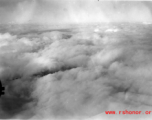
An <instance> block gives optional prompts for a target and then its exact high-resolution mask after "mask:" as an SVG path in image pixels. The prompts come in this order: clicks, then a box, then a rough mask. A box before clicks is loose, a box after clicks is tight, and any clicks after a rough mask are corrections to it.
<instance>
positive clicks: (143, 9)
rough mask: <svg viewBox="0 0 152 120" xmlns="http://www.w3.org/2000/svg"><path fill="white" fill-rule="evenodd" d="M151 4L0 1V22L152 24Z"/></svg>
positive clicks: (82, 0)
mask: <svg viewBox="0 0 152 120" xmlns="http://www.w3.org/2000/svg"><path fill="white" fill-rule="evenodd" d="M151 6H152V4H151V1H147V2H144V1H134V2H133V1H127V2H126V1H116V0H113V1H103V0H99V1H98V0H72V1H70V0H62V1H59V0H0V22H1V23H8V22H10V23H22V24H23V23H41V24H44V23H45V24H46V23H47V24H67V23H68V24H69V23H90V22H101V21H103V22H110V21H112V22H115V21H116V22H118V21H125V22H141V21H147V22H149V21H150V22H151V20H152V14H151V11H152V9H151Z"/></svg>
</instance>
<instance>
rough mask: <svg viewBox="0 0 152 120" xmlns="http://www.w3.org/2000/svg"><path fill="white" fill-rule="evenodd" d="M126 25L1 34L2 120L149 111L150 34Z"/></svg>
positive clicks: (139, 27) (82, 116)
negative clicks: (3, 86)
mask: <svg viewBox="0 0 152 120" xmlns="http://www.w3.org/2000/svg"><path fill="white" fill-rule="evenodd" d="M130 25H131V26H129V24H121V25H120V24H119V26H117V25H116V24H115V25H114V24H113V25H112V24H106V25H104V24H102V25H100V26H99V25H96V26H87V27H85V26H83V27H82V26H81V27H80V26H79V27H77V28H75V29H74V28H73V29H62V30H61V29H60V30H57V29H56V30H46V31H39V32H34V33H33V32H30V33H26V32H25V33H26V34H24V35H19V34H18V35H12V34H10V33H4V34H2V33H1V34H0V45H1V46H0V79H1V80H2V83H3V85H5V87H6V91H5V93H6V94H5V95H4V96H3V97H2V98H1V99H0V118H2V119H4V118H7V119H50V118H52V119H63V118H67V117H68V118H75V119H76V118H88V116H90V117H93V116H96V115H99V116H100V118H101V119H102V118H104V116H103V113H104V112H105V110H116V111H117V110H125V109H127V110H130V109H131V110H140V109H142V110H143V111H144V110H149V108H151V107H150V106H151V104H152V103H151V101H150V99H151V77H152V75H151V71H152V70H151V66H152V64H151V59H152V57H151V53H150V49H151V44H150V43H151V36H147V34H148V35H150V31H146V32H145V31H144V32H141V31H143V30H145V29H144V28H143V27H146V29H148V26H146V25H144V24H142V25H139V26H137V25H136V24H130ZM31 27H32V26H31ZM32 28H33V27H32ZM28 31H30V30H29V29H28ZM148 107H149V108H148ZM120 117H121V116H120ZM131 117H132V116H131ZM137 117H138V116H137ZM92 119H93V118H92Z"/></svg>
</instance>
